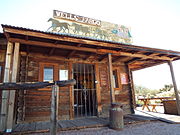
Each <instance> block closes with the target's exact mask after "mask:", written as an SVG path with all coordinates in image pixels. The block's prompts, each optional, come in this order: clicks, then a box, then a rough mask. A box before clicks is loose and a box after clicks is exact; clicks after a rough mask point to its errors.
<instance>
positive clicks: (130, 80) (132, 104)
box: [126, 64, 136, 113]
mask: <svg viewBox="0 0 180 135" xmlns="http://www.w3.org/2000/svg"><path fill="white" fill-rule="evenodd" d="M126 69H127V70H128V80H129V84H128V85H129V87H130V103H131V104H130V105H131V112H132V113H134V109H135V104H136V103H135V92H134V83H133V75H132V71H131V70H130V68H129V65H128V64H126Z"/></svg>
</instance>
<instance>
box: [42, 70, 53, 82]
mask: <svg viewBox="0 0 180 135" xmlns="http://www.w3.org/2000/svg"><path fill="white" fill-rule="evenodd" d="M43 76H44V78H43V81H53V67H44V75H43Z"/></svg>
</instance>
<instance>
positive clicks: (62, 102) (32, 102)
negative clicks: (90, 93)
mask: <svg viewBox="0 0 180 135" xmlns="http://www.w3.org/2000/svg"><path fill="white" fill-rule="evenodd" d="M30 56H31V55H30ZM26 60H27V58H26V57H24V56H22V57H21V67H20V81H21V82H23V81H25V78H26V75H27V81H29V82H36V81H39V80H38V79H39V68H40V67H39V63H40V62H43V63H44V62H47V63H56V64H58V65H59V69H63V70H68V69H69V62H68V61H66V60H65V59H64V61H63V60H57V59H56V60H52V59H51V60H48V57H47V59H44V58H40V57H32V56H31V57H29V58H28V65H26ZM85 63H86V62H85ZM27 67H28V68H27ZM114 67H115V68H116V69H119V73H126V74H128V73H127V70H126V66H125V65H124V64H123V63H122V64H121V65H114V64H113V68H114ZM26 69H27V72H26ZM98 70H99V74H96V75H98V76H99V81H100V83H99V84H100V97H101V102H100V103H99V104H100V106H101V107H102V112H100V113H99V116H100V117H104V116H106V117H107V116H109V107H110V88H109V77H108V74H107V73H108V66H107V64H106V63H98ZM69 73H70V72H69ZM118 75H119V74H118ZM58 76H59V75H58ZM119 76H120V75H119ZM115 91H118V92H115V93H116V94H115V99H116V102H119V103H122V104H123V109H124V113H125V114H129V113H131V111H130V87H129V84H123V85H122V86H121V87H120V89H117V90H115ZM72 100H73V99H72ZM50 102H51V88H46V89H39V90H30V91H26V92H25V93H22V92H19V96H18V108H19V110H21V111H19V112H18V116H21V120H22V121H43V120H49V119H50ZM70 102H73V101H71V99H70V88H69V87H61V88H60V90H59V110H58V119H61V120H64V119H70V118H71V117H70V112H73V111H70V108H71V109H72V108H73V104H72V103H70ZM17 110H18V109H17Z"/></svg>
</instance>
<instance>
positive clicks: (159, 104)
mask: <svg viewBox="0 0 180 135" xmlns="http://www.w3.org/2000/svg"><path fill="white" fill-rule="evenodd" d="M149 106H152V112H153V111H155V112H157V110H156V106H163V104H161V103H157V104H149Z"/></svg>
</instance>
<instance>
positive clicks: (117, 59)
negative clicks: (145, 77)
mask: <svg viewBox="0 0 180 135" xmlns="http://www.w3.org/2000/svg"><path fill="white" fill-rule="evenodd" d="M124 58H127V57H126V56H119V57H117V58H114V59H113V60H112V62H113V63H114V62H117V61H120V60H122V59H124Z"/></svg>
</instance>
